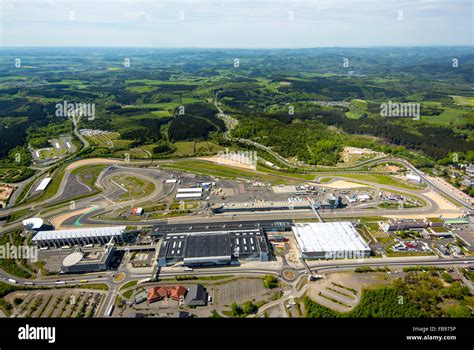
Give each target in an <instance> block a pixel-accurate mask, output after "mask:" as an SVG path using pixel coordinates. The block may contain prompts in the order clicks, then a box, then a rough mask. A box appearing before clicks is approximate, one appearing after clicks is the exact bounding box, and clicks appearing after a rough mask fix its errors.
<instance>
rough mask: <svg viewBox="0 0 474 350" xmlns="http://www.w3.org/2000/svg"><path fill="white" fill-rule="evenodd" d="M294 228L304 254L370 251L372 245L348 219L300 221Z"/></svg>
mask: <svg viewBox="0 0 474 350" xmlns="http://www.w3.org/2000/svg"><path fill="white" fill-rule="evenodd" d="M292 229H293V232H294V234H295V237H296V240H297V242H298V246H299V248H300V250H301V252H302V253H303V254H306V253H320V254H322V253H330V254H331V253H337V252H370V247H369V246H368V245H367V243H366V242H365V241H364V239H363V238H362V237H361V236H360V234H359V233H358V232H357V230H356V229H355V228H354V226H353V225H352V224H351V223H350V222H348V221H342V222H325V223H322V222H318V223H313V222H312V223H300V224H295V225H294V227H293V228H292Z"/></svg>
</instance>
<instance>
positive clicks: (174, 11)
mask: <svg viewBox="0 0 474 350" xmlns="http://www.w3.org/2000/svg"><path fill="white" fill-rule="evenodd" d="M473 32H474V0H220V1H219V0H173V1H168V0H166V1H165V0H79V1H78V0H0V45H2V46H99V47H101V46H115V47H128V46H131V47H235V48H236V47H242V48H277V47H283V48H299V47H321V46H346V47H359V46H418V45H473V44H474V42H473Z"/></svg>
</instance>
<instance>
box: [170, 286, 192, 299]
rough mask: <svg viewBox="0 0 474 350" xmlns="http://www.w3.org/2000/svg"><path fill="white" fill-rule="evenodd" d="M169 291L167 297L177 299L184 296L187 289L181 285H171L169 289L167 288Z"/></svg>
mask: <svg viewBox="0 0 474 350" xmlns="http://www.w3.org/2000/svg"><path fill="white" fill-rule="evenodd" d="M168 291H169V293H170V294H169V297H170V298H171V299H173V300H179V299H181V298H184V296H185V295H186V292H187V291H188V290H187V289H186V288H184V287H183V286H173V287H171V288H170V289H168Z"/></svg>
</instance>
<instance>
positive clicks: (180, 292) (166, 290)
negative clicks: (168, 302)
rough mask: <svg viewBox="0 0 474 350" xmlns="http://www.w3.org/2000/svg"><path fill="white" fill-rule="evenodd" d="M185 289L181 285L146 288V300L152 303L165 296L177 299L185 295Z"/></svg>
mask: <svg viewBox="0 0 474 350" xmlns="http://www.w3.org/2000/svg"><path fill="white" fill-rule="evenodd" d="M187 291H188V290H187V289H186V288H184V287H183V286H178V285H177V286H156V287H151V288H149V289H148V295H147V302H148V303H154V302H155V301H160V300H163V299H165V298H171V299H173V300H176V301H179V300H181V299H182V298H184V297H185V296H186V293H187Z"/></svg>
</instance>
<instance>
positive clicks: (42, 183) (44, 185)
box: [36, 177, 52, 192]
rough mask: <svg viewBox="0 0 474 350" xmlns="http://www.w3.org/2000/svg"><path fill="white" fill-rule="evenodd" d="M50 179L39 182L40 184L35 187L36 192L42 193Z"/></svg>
mask: <svg viewBox="0 0 474 350" xmlns="http://www.w3.org/2000/svg"><path fill="white" fill-rule="evenodd" d="M51 180H52V179H51V178H50V177H45V178H44V179H43V180H41V182H40V184H39V185H38V187H36V191H37V192H39V191H44V190H45V189H46V187H48V185H49V183H50V182H51Z"/></svg>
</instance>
